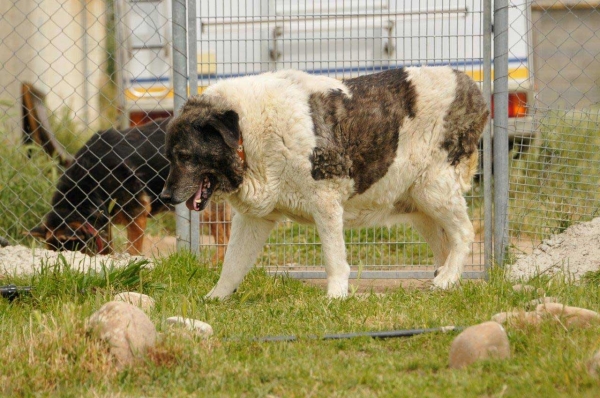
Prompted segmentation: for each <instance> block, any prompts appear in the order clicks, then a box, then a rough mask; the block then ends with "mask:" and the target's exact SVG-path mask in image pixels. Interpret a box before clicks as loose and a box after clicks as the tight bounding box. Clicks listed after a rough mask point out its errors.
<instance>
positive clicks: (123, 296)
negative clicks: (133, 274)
mask: <svg viewBox="0 0 600 398" xmlns="http://www.w3.org/2000/svg"><path fill="white" fill-rule="evenodd" d="M113 301H124V302H126V303H129V304H133V305H135V306H137V307H140V308H141V309H143V310H144V311H146V312H150V311H152V309H153V308H154V299H153V298H152V297H150V296H147V295H145V294H141V293H136V292H124V293H119V294H117V295H115V297H114V298H113Z"/></svg>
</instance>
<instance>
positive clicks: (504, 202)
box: [493, 0, 509, 265]
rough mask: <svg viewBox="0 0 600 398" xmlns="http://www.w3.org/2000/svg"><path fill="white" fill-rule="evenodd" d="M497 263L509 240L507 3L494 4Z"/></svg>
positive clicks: (501, 258)
mask: <svg viewBox="0 0 600 398" xmlns="http://www.w3.org/2000/svg"><path fill="white" fill-rule="evenodd" d="M493 142H494V206H495V208H494V220H495V222H494V260H495V262H496V264H498V265H502V264H503V263H504V251H505V247H506V245H507V243H508V242H507V239H508V172H509V170H508V0H495V1H494V137H493Z"/></svg>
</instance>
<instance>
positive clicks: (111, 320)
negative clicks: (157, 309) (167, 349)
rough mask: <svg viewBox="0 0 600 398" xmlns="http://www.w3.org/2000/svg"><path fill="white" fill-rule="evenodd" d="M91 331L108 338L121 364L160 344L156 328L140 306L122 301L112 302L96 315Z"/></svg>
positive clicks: (91, 324) (90, 327) (94, 314)
mask: <svg viewBox="0 0 600 398" xmlns="http://www.w3.org/2000/svg"><path fill="white" fill-rule="evenodd" d="M87 330H88V332H89V333H91V334H92V335H94V336H96V337H97V338H99V339H101V340H104V341H106V342H107V343H108V344H109V347H110V353H111V354H112V355H113V356H114V357H115V358H116V360H117V363H118V365H119V366H126V365H130V364H131V363H133V361H134V360H135V358H137V357H140V356H142V355H143V354H145V352H146V350H147V349H148V348H150V347H153V346H154V344H155V343H156V328H155V327H154V324H153V323H152V322H151V321H150V319H149V318H148V316H147V315H146V314H145V313H144V311H142V310H141V309H139V308H138V307H136V306H134V305H131V304H129V303H125V302H122V301H110V302H108V303H106V304H104V305H103V306H102V307H100V309H99V310H98V311H96V312H94V313H93V314H92V316H90V317H89V319H88V321H87Z"/></svg>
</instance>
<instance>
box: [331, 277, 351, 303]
mask: <svg viewBox="0 0 600 398" xmlns="http://www.w3.org/2000/svg"><path fill="white" fill-rule="evenodd" d="M327 297H329V298H332V299H343V298H346V297H348V280H347V279H346V280H335V279H330V280H329V281H328V282H327Z"/></svg>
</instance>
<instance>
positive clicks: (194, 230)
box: [187, 0, 200, 253]
mask: <svg viewBox="0 0 600 398" xmlns="http://www.w3.org/2000/svg"><path fill="white" fill-rule="evenodd" d="M196 23H197V21H196V0H187V27H188V31H187V44H188V57H187V59H188V71H189V73H188V78H189V90H190V91H189V96H193V95H197V94H198V73H197V70H198V64H197V63H198V56H197V54H198V47H197V45H198V44H197V38H196V36H197V35H196ZM189 216H190V218H189V220H190V250H191V251H193V252H195V253H199V249H200V222H199V216H198V213H194V212H190V213H189Z"/></svg>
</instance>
